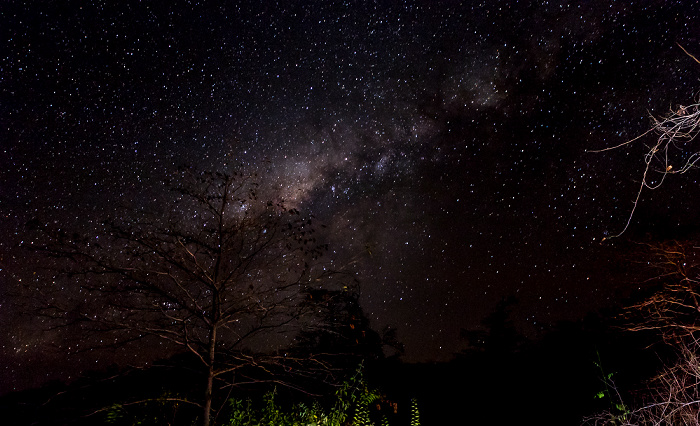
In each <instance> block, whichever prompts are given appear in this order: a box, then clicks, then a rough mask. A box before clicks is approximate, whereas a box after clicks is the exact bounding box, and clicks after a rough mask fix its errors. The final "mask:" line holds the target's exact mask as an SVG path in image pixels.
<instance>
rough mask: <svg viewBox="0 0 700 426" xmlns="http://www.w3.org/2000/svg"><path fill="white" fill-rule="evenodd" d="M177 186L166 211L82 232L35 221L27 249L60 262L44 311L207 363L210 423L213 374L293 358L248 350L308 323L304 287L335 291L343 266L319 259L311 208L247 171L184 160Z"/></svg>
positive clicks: (205, 403)
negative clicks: (265, 193)
mask: <svg viewBox="0 0 700 426" xmlns="http://www.w3.org/2000/svg"><path fill="white" fill-rule="evenodd" d="M172 187H173V194H174V198H173V202H172V203H170V204H163V205H162V210H161V211H159V212H146V213H143V214H138V213H137V212H136V211H135V210H133V209H132V211H130V212H127V213H126V214H125V215H122V216H121V217H118V218H113V219H111V220H109V221H106V222H105V223H104V224H102V225H100V226H99V227H98V228H99V229H97V230H95V231H94V232H93V233H90V234H88V235H78V234H70V233H66V232H65V231H63V232H62V231H59V230H56V229H51V228H49V227H47V226H39V224H38V223H37V222H36V221H35V223H34V225H35V227H36V228H37V229H39V230H40V231H41V234H42V235H43V239H39V240H37V242H34V243H32V244H31V247H32V248H33V249H34V250H37V251H40V252H43V253H45V254H46V255H48V256H49V257H50V258H51V259H53V260H52V262H53V264H52V265H51V268H52V270H59V271H60V274H56V275H55V276H54V277H53V279H52V280H51V281H47V282H46V283H45V285H43V286H42V287H40V289H39V290H40V293H41V294H42V295H43V302H44V304H43V307H42V309H41V313H42V314H44V315H46V316H47V317H50V318H51V319H52V320H54V321H58V323H59V324H60V325H62V326H68V325H73V326H76V325H77V326H79V327H82V331H83V332H85V333H100V334H101V335H105V333H108V335H109V336H110V337H109V339H105V340H109V342H110V344H114V343H121V342H125V341H131V340H135V339H141V338H144V337H155V338H157V339H160V340H161V341H164V342H167V343H169V346H170V347H176V348H181V349H184V350H186V351H189V352H190V353H192V354H194V356H195V357H196V358H197V359H198V360H199V361H200V362H201V364H202V365H203V366H204V370H205V371H206V383H205V386H204V389H205V391H204V395H203V397H202V402H201V408H202V410H203V411H202V413H203V418H202V424H203V425H205V426H208V425H209V424H210V423H212V420H213V419H212V415H213V414H215V413H216V411H217V410H214V409H213V408H212V403H213V393H214V390H215V382H216V381H217V380H223V379H224V378H225V377H231V376H232V374H230V373H233V372H235V371H236V370H237V369H240V368H242V367H244V366H251V365H256V366H264V365H270V364H272V365H279V364H289V363H293V362H296V361H300V360H299V359H292V358H291V357H285V356H284V354H280V353H279V352H277V353H275V352H266V353H267V355H266V356H265V355H262V354H261V353H260V352H259V351H257V352H256V351H255V350H253V349H255V348H260V347H261V345H262V344H263V343H264V340H265V339H268V340H269V339H273V340H274V341H279V340H280V339H283V340H284V337H282V338H281V337H279V335H280V334H281V335H283V336H286V340H285V341H286V342H291V341H292V340H293V336H294V333H295V332H296V330H298V329H300V328H301V327H302V325H303V326H304V328H305V329H307V330H308V328H309V327H310V326H312V325H313V323H314V321H315V320H314V318H313V312H314V311H315V309H314V307H313V303H310V299H309V294H310V292H309V291H310V290H311V289H319V288H327V289H342V288H343V286H346V285H348V283H347V282H346V280H345V278H346V277H347V275H345V274H335V273H332V272H331V271H330V270H329V268H328V267H326V266H324V265H323V264H321V263H320V261H319V259H320V258H321V256H322V255H323V253H324V252H325V251H326V250H327V246H326V245H324V244H321V243H320V242H319V241H317V230H316V228H315V225H314V218H313V217H311V216H305V215H302V214H301V213H300V212H299V211H298V210H296V209H295V208H290V207H287V206H286V205H285V204H284V202H281V201H280V202H274V201H263V200H261V199H259V197H258V190H259V188H258V184H257V183H256V182H255V179H254V176H250V175H245V174H241V173H238V172H233V173H209V172H192V171H187V170H186V171H183V172H181V173H179V174H178V175H177V176H176V178H175V179H173V183H172ZM47 237H48V238H47ZM344 280H345V281H344ZM272 334H274V335H275V337H272Z"/></svg>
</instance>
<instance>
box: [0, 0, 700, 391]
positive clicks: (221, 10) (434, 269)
mask: <svg viewBox="0 0 700 426" xmlns="http://www.w3.org/2000/svg"><path fill="white" fill-rule="evenodd" d="M219 3H220V2H208V3H205V2H201V3H198V2H189V1H188V2H184V1H183V2H180V1H176V2H155V3H154V4H150V3H149V4H144V3H137V2H121V1H114V2H90V3H83V2H59V3H51V4H45V3H42V2H3V4H2V5H1V6H0V17H1V18H0V19H1V21H0V28H2V29H0V32H1V33H2V35H3V37H2V40H3V45H2V46H3V47H2V54H1V55H0V56H1V58H0V60H1V61H2V62H1V64H0V66H1V68H0V75H1V78H0V93H1V96H2V98H1V101H0V105H1V106H0V111H1V112H0V114H1V115H0V117H1V118H0V120H1V124H2V129H3V138H2V139H3V141H2V153H1V154H0V168H1V171H0V173H1V175H0V176H1V179H2V182H3V183H2V187H1V193H0V203H1V204H0V206H2V207H1V208H2V213H3V222H4V225H3V230H2V232H3V233H2V235H1V236H2V238H0V240H1V242H0V250H1V252H0V254H1V255H2V258H3V260H2V262H3V275H2V287H3V289H2V290H0V292H3V291H4V293H0V295H2V297H3V300H5V302H3V304H2V306H1V307H0V309H2V311H1V312H0V314H1V315H2V321H3V324H11V326H10V327H4V330H3V332H9V333H8V334H9V336H7V337H8V338H5V339H2V340H1V341H2V342H3V347H2V352H3V353H4V357H5V358H6V359H8V360H10V361H9V362H8V365H9V366H8V367H6V369H5V371H4V372H3V375H5V376H7V377H9V378H11V379H14V380H16V377H18V374H19V373H18V371H21V370H23V369H27V368H29V367H28V366H29V365H31V364H30V362H29V361H26V360H25V358H23V356H22V354H24V353H27V352H32V351H33V352H35V353H36V352H41V351H43V350H44V345H47V344H48V343H56V342H50V340H51V337H50V336H49V337H46V336H44V337H41V334H40V333H38V332H37V331H36V330H37V324H35V323H33V322H25V321H23V320H22V321H20V320H15V319H13V318H15V316H14V310H13V309H14V308H12V307H11V304H10V303H9V300H10V295H9V293H10V292H11V291H10V290H11V289H13V288H16V287H17V286H22V285H24V284H23V282H22V281H20V280H24V283H26V282H27V280H31V274H32V271H30V270H27V268H24V269H23V268H22V261H21V256H22V255H21V254H20V253H19V252H18V251H17V250H16V249H15V248H14V245H15V244H16V243H17V242H19V241H20V240H22V239H23V238H24V234H23V230H22V229H23V224H24V223H25V222H27V221H28V220H30V219H32V218H35V217H38V218H46V217H51V218H55V220H57V221H59V222H60V223H65V225H66V226H69V225H70V224H78V225H79V226H82V227H87V228H90V226H91V224H92V223H97V222H96V221H98V220H99V219H100V218H101V217H104V216H105V215H109V214H110V213H112V212H113V211H114V207H115V206H117V205H119V204H123V202H124V200H129V202H130V203H132V205H135V206H140V205H147V204H149V203H151V202H152V200H153V199H156V198H157V197H158V195H157V194H158V192H159V191H162V186H160V184H159V183H158V182H159V180H160V179H161V178H162V177H163V176H165V175H167V174H169V173H170V172H171V171H173V170H175V169H176V168H177V167H178V166H181V165H184V164H189V165H192V166H196V167H198V168H202V169H217V168H220V167H222V165H223V164H225V163H234V164H242V165H243V166H244V167H245V168H246V169H247V170H248V171H251V172H253V171H254V172H258V173H259V174H260V176H261V179H263V183H264V186H266V187H267V188H269V191H270V192H269V194H270V196H272V197H277V198H284V199H285V200H287V201H288V203H290V204H292V205H294V206H295V207H298V208H300V209H304V210H307V211H309V212H311V213H313V214H315V215H316V216H318V217H319V218H320V220H322V221H323V222H324V223H326V224H327V225H328V226H329V227H330V229H331V230H332V234H333V241H331V247H332V248H333V250H334V256H335V257H336V259H337V261H338V262H346V263H347V262H353V267H354V268H355V269H356V272H357V274H358V277H359V278H360V280H361V282H362V302H363V306H364V308H365V310H366V312H367V314H368V315H369V316H370V319H371V321H372V324H373V325H374V326H375V328H377V329H381V328H383V327H384V326H386V325H393V326H396V327H397V328H398V330H399V338H400V339H401V340H402V341H403V342H404V343H405V344H406V347H407V352H406V354H405V359H407V360H410V361H416V360H446V359H449V358H450V357H451V356H452V355H453V353H454V352H455V351H458V350H460V349H461V348H463V346H464V342H462V341H460V340H459V332H460V329H462V328H474V327H478V326H479V324H480V320H481V319H482V318H483V317H484V316H485V315H487V314H488V313H489V312H490V311H491V310H492V309H493V308H494V306H495V304H496V303H497V302H498V301H500V300H501V299H502V298H503V297H506V296H511V295H512V296H516V297H517V298H518V304H517V306H516V309H515V311H514V315H515V317H516V318H514V319H515V321H516V324H517V325H518V327H520V329H521V331H522V332H523V333H525V334H527V335H529V336H535V335H537V334H538V333H541V332H544V331H546V330H547V328H548V327H550V326H551V325H552V324H553V323H555V322H556V321H559V320H562V319H575V318H579V317H581V316H582V315H584V314H585V313H586V312H588V311H592V310H595V309H597V308H598V307H600V306H602V305H605V304H613V303H614V302H615V300H614V298H615V297H616V294H617V289H618V288H619V287H620V286H621V285H622V283H620V282H617V281H615V280H616V279H618V278H615V279H613V278H611V277H612V276H613V275H612V274H613V272H611V270H612V269H613V265H611V263H614V262H612V261H611V260H610V259H612V258H613V257H614V256H613V255H612V253H614V252H615V250H614V248H610V247H609V246H601V245H600V244H599V241H600V240H601V239H602V238H603V237H605V236H606V235H609V234H611V233H616V232H618V231H619V230H620V229H621V228H622V226H624V223H625V221H626V219H627V215H628V214H629V212H630V209H631V203H632V201H633V200H634V197H635V195H636V192H635V191H636V188H637V183H638V181H639V179H640V176H639V173H641V171H642V170H643V168H642V164H643V163H642V161H643V155H644V152H645V148H644V142H643V141H640V144H639V145H634V144H633V145H631V146H629V147H626V148H625V149H622V150H618V151H612V152H606V153H599V154H594V153H590V152H587V150H591V149H599V148H603V147H606V146H611V145H616V144H618V143H620V142H622V141H624V140H627V139H629V138H632V137H634V136H636V135H637V134H640V133H643V132H644V131H645V130H647V129H648V127H649V126H650V119H649V113H650V112H651V113H653V114H657V115H663V114H664V113H666V112H667V111H668V110H669V108H671V107H673V105H675V104H678V103H682V104H686V105H687V104H689V103H692V101H693V99H694V96H695V93H696V90H697V78H698V75H699V71H700V67H699V66H698V64H697V63H695V62H694V61H693V60H692V59H691V58H690V57H689V56H688V55H686V54H685V53H684V52H683V51H682V50H681V49H680V48H679V47H678V44H681V45H683V46H684V47H685V48H686V49H687V50H688V51H689V52H695V54H696V55H697V54H700V43H699V41H700V40H699V39H698V35H699V34H700V28H699V27H698V11H699V10H698V6H697V4H695V2H675V3H673V2H661V1H643V2H634V3H632V2H624V3H625V4H624V5H623V4H622V3H623V2H605V1H593V2H585V3H583V4H580V5H560V4H558V3H556V2H527V3H516V2H509V1H500V2H499V1H495V2H491V1H489V2H481V3H480V2H463V3H461V4H459V3H457V2H452V1H444V2H434V1H425V2H423V1H406V2H401V3H392V5H391V6H389V5H388V4H383V3H381V2H380V3H373V2H344V3H341V2H289V3H292V4H287V2H284V3H282V4H278V5H272V4H271V3H270V4H269V5H265V6H260V5H258V4H257V3H258V2H249V3H248V2H225V3H224V4H223V5H220V4H219ZM694 179H695V177H693V176H690V177H685V178H683V179H678V180H675V181H672V182H669V183H668V185H667V187H666V188H664V191H662V192H656V193H654V195H653V196H652V195H649V196H647V197H646V198H644V199H643V200H642V203H641V204H640V207H639V212H638V214H639V219H638V220H636V221H635V222H634V223H633V226H632V227H631V228H630V231H629V232H630V234H631V235H635V232H636V233H638V234H643V233H644V232H645V231H644V230H645V229H647V230H648V229H650V228H649V227H648V225H649V224H650V223H657V224H658V223H659V222H660V221H661V222H663V223H664V224H666V225H668V226H670V225H674V224H675V225H678V224H681V225H683V224H688V223H692V221H693V218H694V216H693V213H692V212H693V211H694V210H693V203H692V202H691V203H689V202H686V201H685V200H686V197H687V196H686V195H685V194H686V193H687V191H688V190H689V189H694V188H695V186H694V185H695V180H694ZM678 200H683V201H682V202H679V201H678ZM671 213H673V217H672V218H669V215H670V214H671ZM666 225H664V226H666ZM8 265H12V267H9V266H8ZM27 359H29V357H27ZM8 380H9V379H8Z"/></svg>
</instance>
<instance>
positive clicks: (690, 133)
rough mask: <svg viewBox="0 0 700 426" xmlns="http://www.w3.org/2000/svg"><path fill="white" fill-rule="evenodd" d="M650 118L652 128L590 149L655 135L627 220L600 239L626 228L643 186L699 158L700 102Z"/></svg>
mask: <svg viewBox="0 0 700 426" xmlns="http://www.w3.org/2000/svg"><path fill="white" fill-rule="evenodd" d="M678 46H679V47H680V48H681V49H682V50H683V52H685V53H686V54H687V55H688V56H690V57H691V58H692V59H693V60H694V61H695V62H698V63H700V60H698V59H697V58H696V57H695V56H693V55H691V54H690V53H688V51H686V50H685V49H684V48H683V46H681V45H680V44H679V45H678ZM651 120H652V126H651V128H650V129H649V130H647V131H646V132H644V133H642V134H641V135H639V136H637V137H635V138H633V139H630V140H628V141H625V142H623V143H621V144H619V145H616V146H612V147H609V148H603V149H598V150H590V151H589V152H594V153H599V152H604V151H610V150H615V149H619V148H622V147H625V146H628V145H631V144H633V143H636V142H637V141H639V140H643V139H645V138H646V137H647V136H648V135H654V137H653V139H652V141H651V143H649V144H647V145H646V148H647V151H646V153H645V154H644V170H643V172H642V178H641V182H640V184H639V189H638V191H637V195H636V197H635V199H634V203H633V205H632V210H631V211H630V214H629V217H628V218H627V222H626V223H625V226H624V228H623V229H622V231H620V232H619V233H618V234H615V235H613V236H611V237H605V238H603V241H605V240H606V239H610V238H616V237H619V236H620V235H622V234H624V233H625V231H627V228H629V226H630V223H631V222H632V217H633V216H634V212H635V211H636V209H637V206H638V204H639V201H640V199H641V196H642V192H644V190H645V189H649V190H654V189H657V188H659V187H660V186H661V185H662V184H663V183H664V180H665V179H666V177H667V176H668V175H669V174H683V173H686V172H688V171H689V170H691V169H693V168H694V167H695V165H696V164H697V162H698V161H700V149H699V148H698V147H697V143H695V139H696V138H697V136H698V133H700V103H698V102H694V103H692V104H691V105H680V104H679V105H678V106H677V107H676V108H672V109H671V110H670V111H669V112H668V113H667V114H666V115H664V116H661V117H656V116H653V115H652V116H651Z"/></svg>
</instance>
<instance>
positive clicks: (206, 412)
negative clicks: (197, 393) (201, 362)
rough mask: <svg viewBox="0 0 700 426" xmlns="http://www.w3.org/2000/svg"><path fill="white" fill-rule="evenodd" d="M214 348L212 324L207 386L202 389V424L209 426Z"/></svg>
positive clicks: (214, 332)
mask: <svg viewBox="0 0 700 426" xmlns="http://www.w3.org/2000/svg"><path fill="white" fill-rule="evenodd" d="M215 349H216V326H212V328H211V331H210V333H209V365H208V368H209V369H208V371H207V386H206V388H205V389H204V416H203V417H202V426H209V424H210V422H211V404H212V393H213V390H214V355H215V352H214V351H215Z"/></svg>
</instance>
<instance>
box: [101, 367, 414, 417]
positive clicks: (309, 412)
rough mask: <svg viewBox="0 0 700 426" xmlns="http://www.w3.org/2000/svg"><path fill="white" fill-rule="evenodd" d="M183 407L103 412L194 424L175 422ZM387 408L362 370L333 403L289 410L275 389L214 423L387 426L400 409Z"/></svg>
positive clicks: (166, 402)
mask: <svg viewBox="0 0 700 426" xmlns="http://www.w3.org/2000/svg"><path fill="white" fill-rule="evenodd" d="M183 402H186V401H184V399H179V398H178V397H177V396H176V395H173V394H164V395H163V396H162V397H160V398H155V399H151V400H143V401H138V402H133V403H122V404H113V405H111V406H110V407H108V408H106V409H104V410H102V412H101V418H102V419H103V420H104V422H105V423H106V424H109V425H115V426H121V425H153V426H155V425H166V424H167V425H171V424H191V422H192V421H193V420H194V418H193V417H192V415H193V412H192V411H190V412H189V414H190V417H189V418H186V417H179V418H176V417H175V412H176V411H177V407H178V406H179V405H182V404H183ZM387 402H388V401H386V399H385V397H384V396H383V395H382V394H381V393H380V392H379V390H377V389H375V388H372V387H370V386H368V384H367V382H366V381H365V379H364V376H363V367H362V366H360V368H358V370H357V371H356V372H355V373H354V374H353V375H352V376H351V377H350V378H348V379H347V380H345V381H344V382H343V383H342V384H341V385H340V386H339V387H338V388H337V389H336V391H335V394H334V395H333V397H332V398H330V399H323V398H313V399H310V400H309V399H307V400H305V401H302V402H297V403H295V404H291V403H290V402H289V401H285V398H284V397H281V395H280V393H278V391H277V389H276V388H273V390H271V391H269V392H267V393H265V394H263V395H262V396H261V397H260V398H252V397H248V398H235V397H232V398H229V399H228V400H227V403H226V406H225V407H224V409H223V410H222V411H221V414H220V415H219V420H218V421H217V419H216V418H214V419H212V423H213V424H219V425H224V426H375V425H382V426H388V425H389V424H390V421H389V420H390V417H391V419H392V420H396V418H397V415H396V412H395V411H392V410H391V407H394V408H396V404H395V403H391V402H389V403H388V404H385V403H387ZM383 404H385V405H388V407H389V408H387V409H385V410H384V412H382V410H381V409H380V408H381V407H382V405H383ZM387 412H388V413H387ZM188 419H189V420H188ZM394 423H396V422H394ZM410 424H411V426H420V420H419V414H418V404H417V401H416V400H415V399H412V400H411V413H410Z"/></svg>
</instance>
